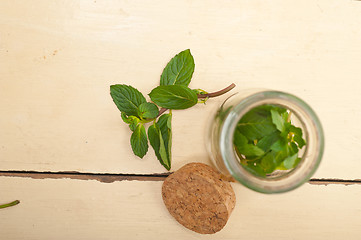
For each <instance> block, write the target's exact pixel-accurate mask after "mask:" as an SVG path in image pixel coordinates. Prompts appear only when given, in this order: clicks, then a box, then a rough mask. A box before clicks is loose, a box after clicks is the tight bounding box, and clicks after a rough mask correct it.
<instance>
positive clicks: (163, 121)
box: [157, 114, 172, 159]
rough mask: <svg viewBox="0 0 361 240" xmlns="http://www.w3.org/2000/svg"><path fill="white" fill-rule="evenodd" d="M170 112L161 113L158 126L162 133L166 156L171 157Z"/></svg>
mask: <svg viewBox="0 0 361 240" xmlns="http://www.w3.org/2000/svg"><path fill="white" fill-rule="evenodd" d="M171 121H172V114H163V115H162V116H160V117H159V119H158V122H157V123H158V126H159V129H160V132H161V134H162V138H163V141H164V146H165V148H166V150H167V155H168V158H169V159H171V148H172V128H171Z"/></svg>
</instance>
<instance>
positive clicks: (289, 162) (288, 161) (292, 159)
mask: <svg viewBox="0 0 361 240" xmlns="http://www.w3.org/2000/svg"><path fill="white" fill-rule="evenodd" d="M298 159H299V158H298V156H297V153H296V154H294V155H292V156H288V157H286V158H285V160H283V163H282V166H283V167H284V168H285V169H287V170H288V169H292V168H294V167H295V166H296V165H297V164H298V162H299V160H298Z"/></svg>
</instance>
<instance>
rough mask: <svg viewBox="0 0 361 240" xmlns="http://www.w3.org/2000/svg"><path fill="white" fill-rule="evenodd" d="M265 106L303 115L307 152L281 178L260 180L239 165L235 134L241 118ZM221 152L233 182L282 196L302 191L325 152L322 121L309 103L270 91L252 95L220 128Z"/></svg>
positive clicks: (234, 110)
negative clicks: (300, 189) (285, 193)
mask: <svg viewBox="0 0 361 240" xmlns="http://www.w3.org/2000/svg"><path fill="white" fill-rule="evenodd" d="M264 104H277V105H284V106H285V107H287V108H288V109H291V110H292V111H294V112H295V113H297V114H298V115H300V116H298V117H299V118H300V119H302V121H305V125H306V129H307V133H306V134H307V135H309V136H308V138H309V139H308V143H307V145H306V152H305V153H304V154H303V156H302V160H301V162H300V163H299V165H298V166H297V167H296V168H295V169H293V170H292V171H290V172H289V173H287V174H286V175H284V176H282V177H280V178H260V177H257V176H255V175H253V174H251V173H250V172H249V171H248V170H246V169H245V168H244V167H243V166H242V165H241V164H240V163H239V160H238V158H237V156H236V154H235V152H234V150H233V136H234V131H235V129H236V126H237V123H238V122H239V120H240V119H241V117H242V116H243V115H244V114H245V113H247V112H248V111H249V110H251V109H252V108H254V107H256V106H259V105H264ZM309 144H312V145H311V146H310V145H309ZM219 148H220V154H221V156H222V159H223V162H224V165H225V167H226V168H227V170H228V171H229V173H230V174H231V175H232V176H233V178H234V179H236V180H237V181H239V182H240V183H242V184H243V185H245V186H247V187H248V188H250V189H253V190H255V191H257V192H262V193H281V192H286V191H290V190H292V189H295V188H297V187H299V186H300V185H302V184H303V183H305V182H306V181H308V180H309V179H310V178H311V176H312V175H313V174H314V173H315V171H316V170H317V168H318V166H319V164H320V162H321V159H322V155H323V151H324V133H323V129H322V125H321V122H320V120H319V118H318V117H317V115H316V113H315V112H314V110H313V109H312V108H311V107H310V106H309V105H308V104H307V103H306V102H304V101H303V100H302V99H300V98H298V97H296V96H294V95H292V94H289V93H286V92H281V91H272V90H268V91H261V92H258V93H255V94H252V95H250V96H248V97H246V98H244V99H242V100H241V101H240V102H238V103H237V104H235V105H234V106H233V108H232V110H231V111H230V112H229V113H228V114H227V116H226V117H225V119H224V122H223V124H222V126H221V130H220V141H219ZM308 150H309V151H311V152H308Z"/></svg>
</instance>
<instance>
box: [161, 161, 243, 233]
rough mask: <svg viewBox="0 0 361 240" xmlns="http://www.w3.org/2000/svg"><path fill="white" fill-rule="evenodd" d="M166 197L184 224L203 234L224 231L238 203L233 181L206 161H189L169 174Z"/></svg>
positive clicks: (174, 213) (174, 215) (164, 194)
mask: <svg viewBox="0 0 361 240" xmlns="http://www.w3.org/2000/svg"><path fill="white" fill-rule="evenodd" d="M162 196H163V201H164V203H165V205H166V207H167V209H168V211H169V212H170V214H171V215H172V216H173V217H174V218H175V219H176V220H177V221H178V222H179V223H180V224H182V225H183V226H185V227H186V228H188V229H190V230H192V231H195V232H197V233H202V234H212V233H216V232H218V231H220V230H221V229H222V228H223V227H224V226H225V225H226V223H227V221H228V218H229V216H230V214H231V212H232V210H233V208H234V206H235V203H236V196H235V194H234V191H233V189H232V186H231V185H230V183H229V182H227V181H225V180H223V178H222V176H221V174H220V173H219V172H217V171H216V170H214V169H213V168H212V167H210V166H208V165H206V164H203V163H189V164H187V165H185V166H183V167H182V168H180V169H179V170H178V171H176V172H175V173H173V174H171V175H170V176H169V177H167V178H166V179H165V181H164V183H163V186H162Z"/></svg>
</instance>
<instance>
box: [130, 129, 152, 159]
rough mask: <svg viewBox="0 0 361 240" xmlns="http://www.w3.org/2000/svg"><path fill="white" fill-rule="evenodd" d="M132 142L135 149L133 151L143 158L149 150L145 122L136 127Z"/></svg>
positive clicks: (131, 138)
mask: <svg viewBox="0 0 361 240" xmlns="http://www.w3.org/2000/svg"><path fill="white" fill-rule="evenodd" d="M130 144H131V146H132V149H133V153H134V154H135V155H137V156H138V157H140V158H143V157H144V155H145V154H146V153H147V151H148V139H147V134H146V133H145V128H144V126H143V124H138V125H137V127H136V128H135V130H134V132H133V133H132V136H131V137H130Z"/></svg>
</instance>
